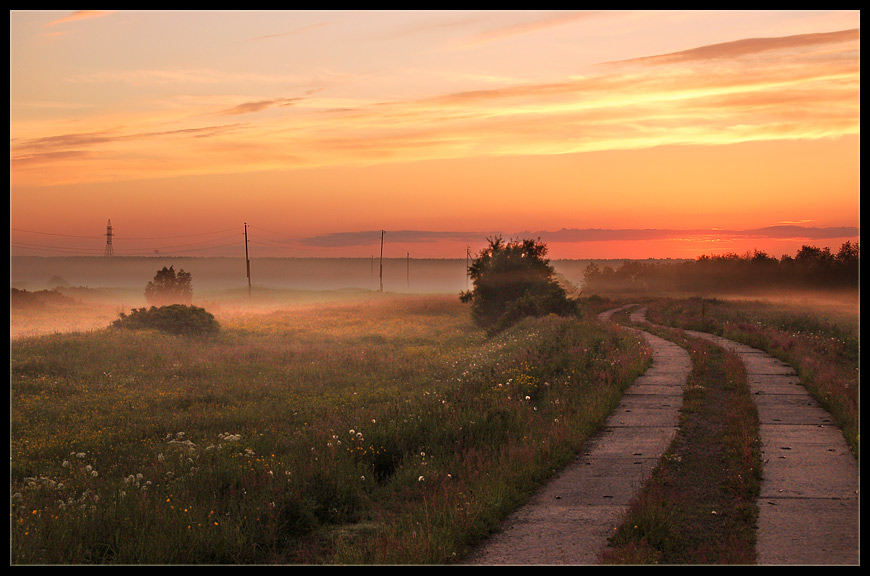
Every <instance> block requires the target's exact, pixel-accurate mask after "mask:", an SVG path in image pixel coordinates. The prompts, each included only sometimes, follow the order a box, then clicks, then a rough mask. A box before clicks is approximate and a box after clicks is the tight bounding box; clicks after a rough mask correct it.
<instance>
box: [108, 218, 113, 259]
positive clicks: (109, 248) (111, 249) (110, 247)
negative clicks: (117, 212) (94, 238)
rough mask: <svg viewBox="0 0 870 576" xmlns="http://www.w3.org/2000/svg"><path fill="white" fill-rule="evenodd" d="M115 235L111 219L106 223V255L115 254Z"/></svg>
mask: <svg viewBox="0 0 870 576" xmlns="http://www.w3.org/2000/svg"><path fill="white" fill-rule="evenodd" d="M114 235H115V233H114V232H113V231H112V221H111V220H109V222H108V223H107V224H106V256H114V255H115V250H114V249H113V248H112V236H114Z"/></svg>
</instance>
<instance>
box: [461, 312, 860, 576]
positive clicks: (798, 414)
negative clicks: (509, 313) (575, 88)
mask: <svg viewBox="0 0 870 576" xmlns="http://www.w3.org/2000/svg"><path fill="white" fill-rule="evenodd" d="M631 307H632V306H625V307H622V308H619V309H615V310H610V311H608V312H605V313H603V314H601V315H600V319H601V320H604V321H606V320H608V319H609V318H610V316H611V315H612V314H613V313H615V312H617V311H619V310H622V309H624V308H631ZM645 312H646V310H645V309H638V310H635V311H634V312H633V313H632V315H631V319H632V321H633V322H635V323H637V324H639V325H643V323H645V322H646V318H645ZM640 333H641V334H642V335H644V337H645V338H646V339H647V341H648V342H649V343H650V346H651V347H652V350H653V362H652V365H651V367H650V369H649V370H648V371H647V372H646V373H645V374H644V375H643V376H641V377H640V378H638V380H637V381H636V382H635V383H634V384H633V385H632V386H631V388H629V390H628V391H627V392H626V394H625V397H624V398H623V401H622V403H621V404H620V405H619V407H618V408H617V410H616V411H615V412H614V414H613V415H612V416H611V418H610V419H609V420H608V422H607V425H606V427H605V430H604V431H603V432H602V433H601V434H599V435H598V436H597V437H595V438H594V439H592V440H591V441H590V442H589V446H588V448H587V449H585V450H584V452H583V455H582V456H581V457H580V458H579V459H578V460H577V461H576V462H575V463H574V464H572V465H571V466H569V467H568V468H566V469H565V470H563V471H562V472H561V473H560V474H559V475H558V476H557V477H556V478H555V479H554V480H552V481H551V482H550V483H549V484H548V485H547V486H545V487H544V488H543V489H542V490H541V491H540V492H539V493H538V494H537V495H536V496H535V497H534V498H533V499H532V500H531V501H530V502H529V503H528V504H527V505H526V506H524V507H522V508H521V509H520V510H518V511H517V512H516V513H515V514H514V515H513V516H511V518H509V519H508V520H507V522H506V523H505V525H504V528H503V530H502V531H501V532H499V533H498V534H495V535H493V536H492V537H491V538H490V539H489V540H488V541H487V542H485V543H484V545H482V546H481V547H480V548H479V549H478V550H476V551H474V552H473V553H472V554H471V555H469V557H468V558H467V559H466V561H465V563H466V564H507V565H520V564H537V565H567V564H597V563H599V560H600V557H601V553H602V552H603V551H604V550H605V548H606V546H607V538H608V536H609V535H610V534H611V533H612V531H613V528H614V527H615V526H616V525H617V524H618V523H619V521H620V520H621V517H622V515H623V513H624V511H625V509H626V508H627V504H628V501H629V499H630V497H631V496H632V495H633V494H634V492H635V491H636V490H637V489H638V488H640V486H641V485H642V483H643V481H644V480H645V479H646V477H647V476H648V475H649V473H650V472H651V471H652V469H653V468H654V467H655V465H656V463H657V461H658V457H659V455H660V454H661V453H662V452H664V450H665V449H666V448H667V446H668V444H669V443H670V441H671V439H672V438H673V436H674V434H675V432H676V429H675V425H676V423H677V410H678V409H679V407H680V405H681V404H682V387H683V384H684V383H685V381H686V378H687V376H688V374H689V372H690V371H691V360H690V359H689V355H688V353H687V352H686V351H685V350H683V349H682V348H680V347H679V346H677V345H675V344H673V343H671V342H668V341H666V340H663V339H661V338H658V337H656V336H653V335H651V334H649V333H647V332H644V331H641V332H640ZM687 333H688V334H689V335H691V336H694V337H698V338H707V339H710V340H712V341H714V342H715V343H716V344H717V345H718V346H721V347H723V348H726V349H728V350H731V351H733V352H735V353H736V354H738V355H739V356H740V358H741V359H742V360H743V362H744V365H745V367H746V370H747V378H748V380H749V384H750V387H751V390H752V393H753V394H754V395H755V398H756V402H757V406H758V411H759V418H760V420H761V430H760V435H761V441H762V444H763V460H764V479H763V483H762V488H761V495H760V497H759V501H758V506H759V520H758V544H757V548H758V550H757V551H758V563H759V564H765V565H782V564H803V565H806V564H810V565H822V564H835V565H853V564H855V565H857V564H859V563H860V538H859V526H860V518H859V508H860V494H859V477H858V465H857V461H856V460H855V458H854V457H853V456H852V454H851V452H850V451H849V449H848V446H847V445H846V442H845V440H844V439H843V436H842V433H841V432H840V431H839V429H837V428H836V426H834V425H833V423H832V421H831V418H830V415H829V414H828V413H827V412H825V411H824V410H822V409H821V408H820V407H819V406H818V405H817V404H816V403H815V401H813V400H812V398H810V396H809V394H807V392H806V390H805V389H804V388H803V386H801V385H800V382H799V380H798V378H797V376H795V374H794V371H793V370H792V369H791V367H789V366H787V365H785V364H783V363H782V362H780V361H779V360H776V359H775V358H772V357H771V356H769V355H767V354H765V353H763V352H761V351H759V350H756V349H753V348H750V347H748V346H745V345H742V344H739V343H737V342H733V341H730V340H726V339H724V338H720V337H716V336H713V335H710V334H704V333H698V332H687Z"/></svg>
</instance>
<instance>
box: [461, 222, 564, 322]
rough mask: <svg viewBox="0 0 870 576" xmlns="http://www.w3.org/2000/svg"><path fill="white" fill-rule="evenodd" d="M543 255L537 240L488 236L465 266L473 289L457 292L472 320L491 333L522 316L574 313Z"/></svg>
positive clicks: (545, 251) (541, 245) (545, 249)
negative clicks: (484, 243)
mask: <svg viewBox="0 0 870 576" xmlns="http://www.w3.org/2000/svg"><path fill="white" fill-rule="evenodd" d="M546 255H547V246H546V244H543V243H541V242H536V241H534V240H522V241H520V240H513V241H511V242H504V241H503V240H502V239H501V238H499V237H497V238H494V239H490V240H489V247H487V248H486V249H484V250H483V251H481V253H480V254H479V255H478V257H477V258H476V259H475V260H474V261H473V262H472V264H471V266H470V267H469V270H468V271H469V275H470V277H471V280H472V282H474V289H473V290H472V291H470V292H465V293H463V294H461V296H460V300H462V301H463V302H470V303H471V315H472V318H474V321H475V322H476V323H477V324H478V325H479V326H481V327H483V328H485V329H486V330H487V331H488V332H489V333H490V334H494V333H496V332H500V331H502V330H504V329H506V328H509V327H510V326H512V325H513V324H515V323H516V322H518V321H519V320H521V319H523V318H525V317H529V316H532V317H540V316H546V315H548V314H557V315H559V316H567V315H571V314H574V313H576V311H577V304H576V302H575V301H574V300H573V299H571V298H570V297H569V296H568V293H567V291H566V290H565V288H564V287H563V286H561V285H560V284H559V282H558V280H557V279H556V275H555V270H554V269H553V266H552V265H550V261H549V260H548V259H547V258H546Z"/></svg>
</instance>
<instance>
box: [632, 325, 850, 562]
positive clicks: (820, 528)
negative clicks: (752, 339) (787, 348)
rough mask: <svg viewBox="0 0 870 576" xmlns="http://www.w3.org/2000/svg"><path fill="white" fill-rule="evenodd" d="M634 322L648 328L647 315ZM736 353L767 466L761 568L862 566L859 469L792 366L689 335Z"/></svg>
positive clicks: (760, 534)
mask: <svg viewBox="0 0 870 576" xmlns="http://www.w3.org/2000/svg"><path fill="white" fill-rule="evenodd" d="M631 320H632V321H633V322H635V323H638V324H643V323H646V322H647V321H646V308H640V309H638V310H636V311H635V312H633V313H632V315H631ZM685 333H686V335H688V336H692V337H695V338H703V339H706V340H709V341H711V342H713V343H714V344H715V345H717V346H719V347H721V348H724V349H726V350H728V351H731V352H734V353H735V354H737V356H739V357H740V359H741V361H742V362H743V365H744V367H745V368H746V378H747V382H748V384H749V387H750V392H751V393H752V395H753V397H754V398H755V404H756V406H757V409H758V417H759V424H760V430H759V436H760V439H761V444H762V461H763V465H764V469H763V476H762V483H761V494H760V495H759V498H758V534H757V538H758V541H757V544H756V551H757V553H758V563H759V564H765V565H772V564H780V565H784V564H814V565H825V564H833V565H852V564H856V565H857V564H859V563H860V538H859V528H860V510H859V509H860V492H859V472H858V462H857V460H856V459H855V457H854V456H853V455H852V453H851V451H850V450H849V447H848V445H847V443H846V440H845V439H844V438H843V434H842V432H840V430H839V428H837V427H836V425H834V423H833V419H832V417H831V415H830V414H829V413H828V412H827V411H825V410H824V409H823V408H822V407H821V406H819V405H818V404H817V403H816V401H815V400H813V398H812V397H811V396H810V395H809V393H808V392H807V390H806V389H805V388H804V387H803V386H802V385H801V383H800V379H799V378H798V377H797V375H796V373H795V371H794V369H792V367H791V366H788V365H787V364H785V363H783V362H781V361H780V360H778V359H776V358H774V357H773V356H770V355H769V354H766V353H765V352H762V351H761V350H757V349H755V348H751V347H749V346H746V345H745V344H740V343H739V342H735V341H733V340H729V339H726V338H722V337H720V336H715V335H712V334H707V333H704V332H695V331H690V330H685Z"/></svg>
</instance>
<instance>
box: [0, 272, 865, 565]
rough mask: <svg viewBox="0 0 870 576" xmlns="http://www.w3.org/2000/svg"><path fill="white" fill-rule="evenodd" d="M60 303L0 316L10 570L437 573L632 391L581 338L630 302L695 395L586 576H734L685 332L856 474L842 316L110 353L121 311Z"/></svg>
mask: <svg viewBox="0 0 870 576" xmlns="http://www.w3.org/2000/svg"><path fill="white" fill-rule="evenodd" d="M67 294H68V295H69V293H68V292H67ZM72 296H73V297H74V298H73V301H63V302H51V303H47V304H44V305H42V306H39V307H36V308H33V309H28V310H26V311H23V310H20V309H15V307H13V309H12V311H11V312H12V313H11V322H10V495H11V501H10V504H11V506H10V528H11V539H10V556H11V562H12V563H13V564H281V563H284V564H288V563H294V564H448V563H452V562H459V561H461V560H462V558H463V556H464V554H465V553H466V551H468V550H469V549H470V548H471V547H473V546H474V545H476V544H477V543H479V542H480V541H481V540H482V538H484V537H485V536H486V535H487V534H488V533H489V532H491V531H492V530H494V529H497V527H498V526H499V524H500V522H501V521H502V520H503V519H504V518H505V517H506V515H507V514H509V513H510V512H511V511H512V510H514V509H515V508H516V507H517V506H518V505H520V504H522V503H523V502H525V501H526V500H527V499H528V498H529V496H530V495H531V494H532V493H533V492H534V491H535V489H536V488H537V487H538V486H540V485H541V483H543V482H545V481H546V480H547V479H548V478H549V477H550V476H551V475H552V474H553V473H554V471H556V470H558V469H560V468H561V467H563V466H564V465H565V464H567V463H568V462H569V461H570V460H571V459H572V458H573V456H574V455H575V454H576V453H577V452H578V451H579V450H580V448H581V446H582V444H583V442H584V441H585V440H586V439H588V438H589V437H590V436H591V435H593V434H594V433H595V431H596V429H597V427H598V426H599V425H600V424H601V423H602V422H603V421H604V419H605V418H606V416H607V415H608V414H609V413H610V412H611V411H612V410H613V408H614V407H615V406H616V403H617V402H618V400H619V398H620V396H621V394H622V391H623V390H624V389H625V388H626V387H627V386H628V385H630V384H631V382H632V381H633V380H634V378H635V377H636V376H637V375H638V374H640V373H641V372H642V371H643V370H644V369H645V367H646V365H647V362H648V361H649V351H648V350H647V348H646V346H645V344H644V343H643V342H642V341H641V340H640V339H639V338H638V337H637V336H634V335H632V333H630V332H627V331H622V330H620V329H619V328H618V326H617V325H616V324H601V323H599V322H597V321H596V320H595V314H596V313H597V312H599V311H601V310H605V309H609V308H615V307H617V306H620V305H622V304H624V303H629V302H633V303H639V304H644V305H646V306H647V307H648V310H649V311H648V314H647V317H648V318H649V320H650V321H652V322H654V323H656V324H661V325H663V326H666V327H667V328H663V329H661V331H660V333H659V335H660V336H663V337H666V338H669V339H673V340H675V341H677V342H678V343H680V344H681V345H683V346H685V347H686V348H688V349H689V350H690V353H691V354H692V357H693V361H694V363H695V372H693V374H692V376H691V380H690V383H691V385H690V386H689V387H687V397H686V398H687V402H689V403H690V404H689V406H691V409H690V410H687V411H684V414H683V421H682V422H681V425H682V430H684V431H690V432H685V433H683V434H682V435H681V436H680V438H679V441H678V442H676V443H675V444H674V446H672V448H671V450H669V452H668V453H667V454H666V455H665V457H664V458H663V459H662V461H661V463H660V466H659V469H658V470H657V472H656V475H655V476H654V478H653V481H652V482H650V484H649V487H648V489H647V490H645V491H644V492H643V493H641V494H639V495H638V498H637V499H636V501H635V502H634V504H633V507H632V510H631V511H630V515H629V517H628V518H626V520H625V523H624V524H623V525H622V526H620V527H619V528H618V530H617V531H615V533H614V538H613V540H612V542H611V549H610V551H609V552H608V556H607V558H606V560H607V561H608V562H611V563H645V562H671V563H689V564H692V563H695V564H699V563H701V564H703V563H751V562H752V559H753V550H752V546H753V542H754V532H753V523H754V504H753V498H754V497H755V494H756V491H757V478H758V477H757V474H758V462H757V450H756V448H757V444H756V442H757V437H756V436H755V434H756V433H755V432H754V431H753V430H754V426H755V424H754V408H753V406H752V403H751V401H748V398H747V396H746V391H745V381H744V380H743V376H742V372H741V369H740V366H738V365H737V364H736V363H735V360H734V358H733V357H731V355H729V354H724V353H722V352H721V351H719V350H718V349H715V348H713V347H710V346H709V345H707V344H703V343H700V342H698V341H694V340H693V339H688V338H686V337H685V336H684V335H683V334H682V332H681V330H680V329H682V328H688V329H696V330H703V331H707V332H713V333H717V334H721V335H724V336H726V337H728V338H732V339H735V340H740V341H743V342H746V343H747V344H750V345H752V346H755V347H758V348H761V349H764V350H766V351H768V352H770V353H772V354H774V355H777V356H779V357H780V358H781V359H783V360H784V361H786V362H788V363H790V364H792V365H793V366H794V367H795V368H796V370H798V373H799V374H800V375H801V379H802V381H803V382H804V384H805V386H807V388H808V389H809V390H810V391H811V393H813V394H814V395H815V396H816V397H817V398H818V399H819V400H820V402H822V404H823V405H825V406H826V407H827V408H828V409H829V411H831V412H832V414H833V415H834V417H835V419H836V421H837V423H838V425H839V426H840V427H841V429H842V430H843V431H844V435H845V436H846V438H847V440H848V442H849V443H850V446H851V447H852V449H853V452H854V453H855V455H856V457H860V425H859V415H860V411H859V400H858V397H859V365H858V364H859V346H860V338H859V334H860V332H859V317H860V315H859V311H860V306H859V301H858V295H857V293H852V292H848V293H844V292H835V293H828V294H825V295H820V294H818V293H813V294H810V293H801V294H791V295H786V294H784V293H779V294H777V295H770V294H767V295H760V294H759V295H754V296H753V295H747V294H742V295H739V296H735V295H733V294H732V295H724V294H723V295H721V296H719V297H710V296H705V297H703V298H701V297H697V296H689V295H685V294H682V295H679V294H674V295H656V296H655V297H652V296H650V295H638V294H636V293H635V294H631V295H630V297H627V296H603V297H602V296H587V297H584V298H582V299H581V302H582V308H581V310H582V313H581V314H580V315H579V317H576V318H559V317H555V316H550V317H545V318H538V319H527V320H525V321H522V322H521V323H519V324H518V325H516V326H515V327H513V328H511V329H509V330H507V331H505V332H503V333H501V334H499V335H497V336H493V337H489V336H487V335H486V333H485V332H484V331H483V330H482V329H480V328H479V327H477V326H476V325H474V323H473V322H472V321H471V318H470V315H469V310H468V307H467V305H465V304H462V303H460V302H459V299H458V298H457V297H456V295H435V294H426V295H414V294H396V293H392V294H390V293H387V294H381V293H377V292H367V291H327V292H302V291H293V290H265V289H259V290H257V291H255V295H254V297H253V298H251V297H249V296H248V295H247V291H245V290H235V291H227V292H223V293H219V294H218V293H214V294H206V295H205V296H204V297H203V298H202V299H201V301H200V302H199V303H200V304H201V305H204V306H206V307H207V308H208V309H209V310H210V311H212V312H214V314H215V316H216V318H217V319H218V321H219V322H220V325H221V329H220V331H219V332H218V333H217V334H215V335H211V336H202V337H193V336H177V335H171V334H166V333H161V332H156V331H132V330H117V329H112V328H109V327H108V325H109V324H110V323H111V320H112V319H113V318H114V317H117V314H118V312H119V311H121V310H122V309H123V307H124V305H125V303H126V302H128V301H129V299H128V297H129V296H130V295H129V294H126V295H125V294H123V293H112V294H109V293H108V292H107V291H100V290H97V291H93V290H81V291H78V292H75V293H74V294H72ZM76 296H77V297H78V298H75V297H76ZM786 296H789V297H788V298H787V297H786ZM615 319H616V320H617V324H618V323H623V324H625V323H628V317H627V313H624V314H621V315H617V316H616V317H615ZM22 327H24V328H25V329H23V330H22ZM16 330H17V333H16ZM714 452H715V453H717V454H720V455H721V457H720V458H721V459H719V460H715V462H725V463H726V465H725V466H718V465H711V462H714V460H713V459H712V458H709V457H706V456H705V455H709V454H711V453H714ZM723 471H724V473H723ZM675 478H684V479H690V480H691V482H690V483H689V484H686V485H681V484H679V483H675V482H674V481H673V480H674V479H675ZM735 479H738V480H735ZM698 487H704V488H705V489H706V490H695V489H696V488H698ZM723 495H724V496H723ZM711 498H718V500H715V502H716V506H717V508H716V510H717V512H719V514H717V515H710V514H698V513H697V511H698V510H699V509H700V508H699V507H698V506H694V505H692V502H693V501H697V502H703V503H704V506H706V507H709V503H710V502H711V501H714V500H711ZM693 499H694V500H693ZM704 509H706V508H704Z"/></svg>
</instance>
